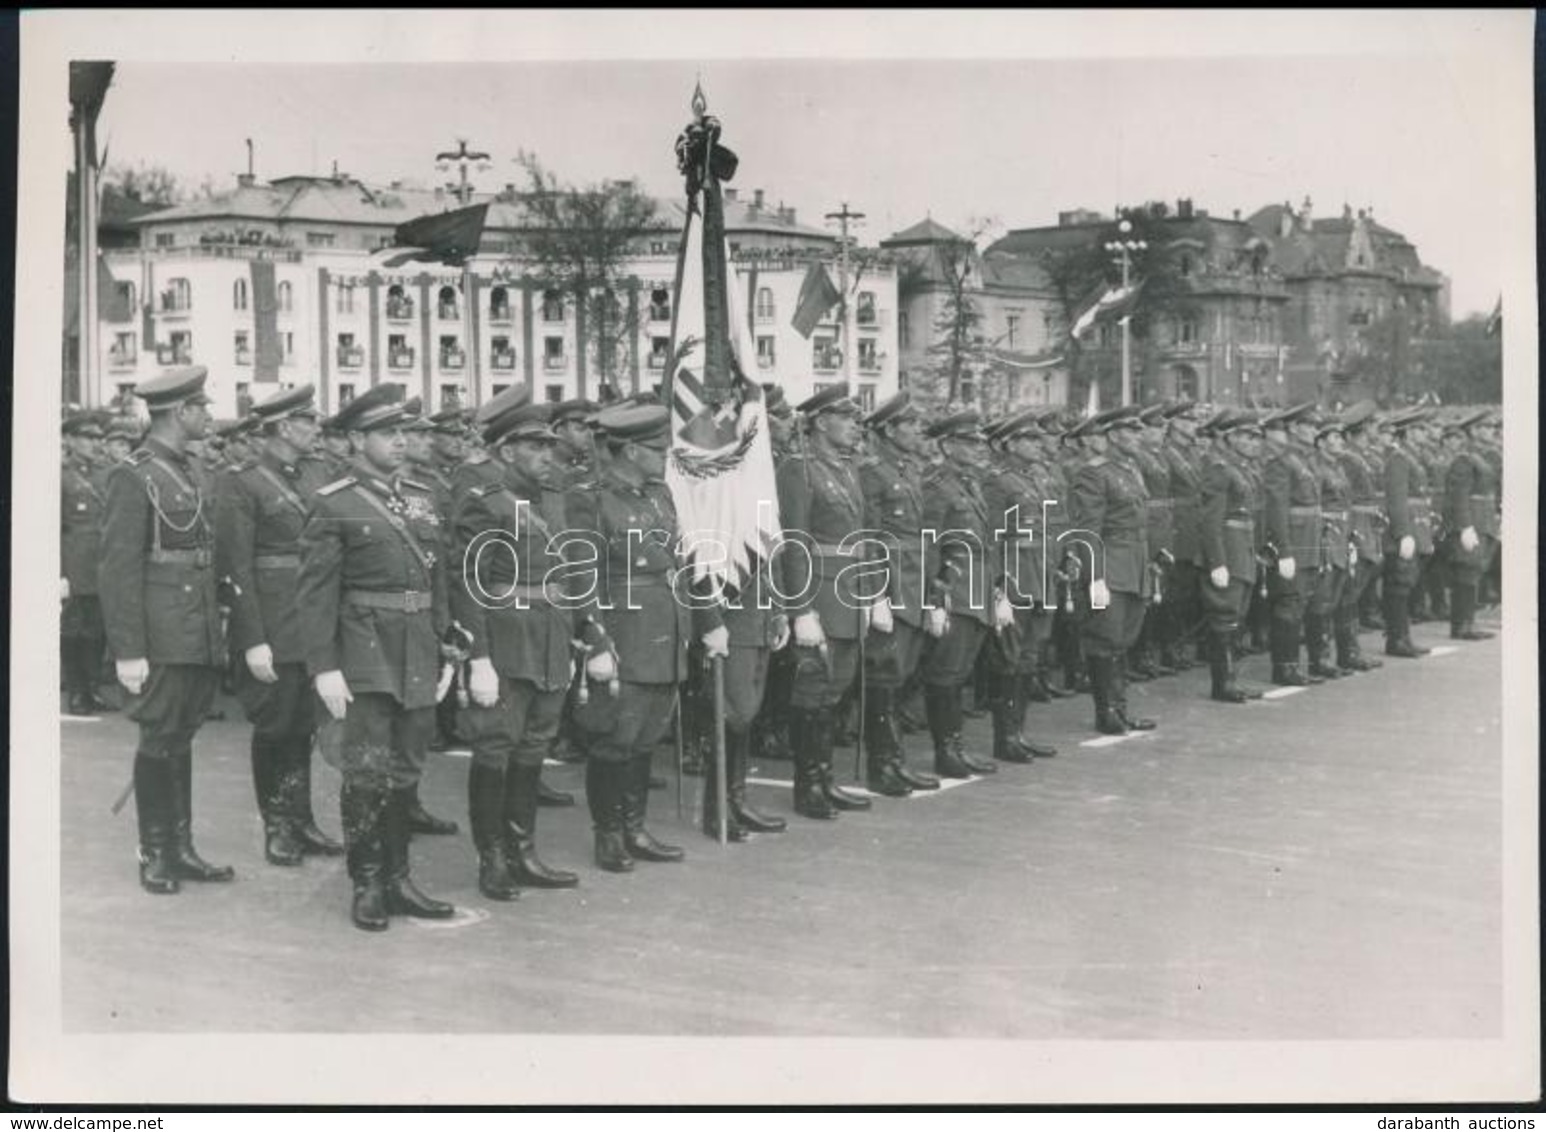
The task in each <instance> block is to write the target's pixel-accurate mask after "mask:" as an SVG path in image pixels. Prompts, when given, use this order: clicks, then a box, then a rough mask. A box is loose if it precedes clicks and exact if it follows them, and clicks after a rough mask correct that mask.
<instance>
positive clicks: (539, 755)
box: [459, 676, 566, 770]
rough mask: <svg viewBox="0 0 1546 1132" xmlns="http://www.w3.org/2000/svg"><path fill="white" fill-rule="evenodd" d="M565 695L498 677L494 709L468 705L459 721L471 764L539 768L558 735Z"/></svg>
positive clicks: (498, 768) (523, 681)
mask: <svg viewBox="0 0 1546 1132" xmlns="http://www.w3.org/2000/svg"><path fill="white" fill-rule="evenodd" d="M565 694H566V690H565V689H562V688H559V689H555V690H553V691H548V692H544V691H541V690H539V689H538V687H537V685H535V684H533V683H532V682H531V681H530V680H516V679H512V678H511V677H509V676H500V678H499V699H498V701H497V702H496V703H495V704H494V706H493V707H479V706H478V705H477V704H469V705H468V706H467V707H465V708H463V709H462V711H461V715H460V717H459V718H460V723H461V729H462V733H463V734H464V735H466V736H467V739H468V741H469V743H470V745H471V746H472V761H473V762H475V763H477V764H478V765H479V766H486V767H492V768H494V769H496V770H508V769H509V768H510V767H511V766H541V765H542V759H543V756H544V755H545V754H546V753H547V751H548V749H549V748H550V747H551V746H552V744H553V738H554V736H556V735H557V734H558V721H559V719H560V717H562V715H563V711H564V696H565Z"/></svg>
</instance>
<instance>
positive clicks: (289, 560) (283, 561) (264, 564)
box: [252, 554, 301, 570]
mask: <svg viewBox="0 0 1546 1132" xmlns="http://www.w3.org/2000/svg"><path fill="white" fill-rule="evenodd" d="M252 564H253V565H254V566H256V567H257V568H258V569H259V570H299V569H300V568H301V556H300V555H299V554H259V555H256V556H254V558H253V560H252Z"/></svg>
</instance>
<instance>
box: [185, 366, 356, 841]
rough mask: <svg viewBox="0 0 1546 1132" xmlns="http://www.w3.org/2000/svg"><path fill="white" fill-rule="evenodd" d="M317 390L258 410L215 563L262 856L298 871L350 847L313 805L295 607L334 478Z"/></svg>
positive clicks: (227, 491)
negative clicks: (253, 442)
mask: <svg viewBox="0 0 1546 1132" xmlns="http://www.w3.org/2000/svg"><path fill="white" fill-rule="evenodd" d="M314 393H315V390H314V388H313V387H312V386H311V385H303V386H301V387H300V388H298V389H292V390H287V391H285V392H282V393H278V394H276V395H275V396H273V397H270V398H269V399H268V400H266V401H264V402H263V403H262V404H261V405H258V406H257V407H256V408H255V409H253V412H252V415H253V418H254V420H255V421H256V422H257V425H256V427H257V429H258V430H259V431H260V433H261V436H262V438H263V447H262V449H261V451H260V452H259V453H258V454H257V456H256V457H255V458H254V459H253V460H252V461H251V462H249V463H248V464H246V465H245V466H243V467H241V468H239V469H237V470H234V471H232V472H230V473H229V474H228V475H227V476H226V477H225V478H224V480H223V481H222V483H221V485H220V488H219V491H218V492H217V497H218V510H217V520H216V539H215V545H216V550H217V553H216V563H217V569H218V572H219V575H220V577H221V578H222V579H224V580H225V581H226V583H227V591H228V593H229V595H230V597H229V600H230V608H231V617H230V643H231V647H232V650H233V651H234V652H235V653H236V654H237V655H238V656H239V658H240V660H239V661H238V665H237V682H236V694H237V697H238V699H240V701H241V703H242V707H243V708H244V709H245V710H246V713H247V718H248V719H249V720H250V721H251V722H252V784H253V788H254V790H255V791H256V793H257V799H258V813H259V814H261V815H262V818H263V834H264V838H263V855H264V857H265V858H266V859H267V860H268V862H269V863H270V864H273V865H281V866H287V867H288V866H295V865H299V864H301V863H302V861H303V860H304V859H305V858H306V856H307V855H308V854H318V855H322V856H329V857H331V856H338V855H339V854H341V853H342V852H343V851H344V849H343V846H342V845H340V844H339V843H338V842H337V841H335V840H333V839H332V838H331V837H329V836H327V835H326V834H325V833H323V832H322V831H321V830H320V829H319V828H317V822H316V818H315V816H314V814H313V811H312V805H311V746H312V734H313V732H314V731H315V730H316V723H317V721H316V698H315V696H314V695H313V694H312V688H311V682H310V680H309V679H308V678H307V675H306V651H305V642H304V639H303V636H302V632H301V625H300V620H299V611H298V610H297V608H296V601H295V589H296V578H297V577H298V575H299V573H300V568H301V554H300V537H301V530H302V529H303V528H304V527H305V525H306V519H307V517H308V516H309V515H310V513H311V502H310V498H311V494H312V492H314V491H316V490H317V489H318V488H319V487H322V486H323V485H324V484H325V483H326V482H327V469H326V468H325V467H324V466H323V464H322V462H321V461H320V460H317V459H315V458H313V457H312V452H313V451H314V450H315V448H316V445H317V436H318V427H317V409H316V405H315V403H314V402H313V399H312V398H313V396H314Z"/></svg>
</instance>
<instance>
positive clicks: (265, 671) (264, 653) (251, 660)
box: [245, 645, 279, 684]
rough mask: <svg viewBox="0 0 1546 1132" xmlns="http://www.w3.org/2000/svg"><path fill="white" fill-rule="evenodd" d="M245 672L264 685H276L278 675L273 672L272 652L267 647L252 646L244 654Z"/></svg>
mask: <svg viewBox="0 0 1546 1132" xmlns="http://www.w3.org/2000/svg"><path fill="white" fill-rule="evenodd" d="M245 655H246V658H247V671H248V672H251V673H252V674H253V675H254V676H256V677H257V678H258V679H259V680H261V681H263V683H265V684H277V683H278V682H279V674H278V673H277V672H275V671H274V650H273V649H271V648H269V647H268V646H267V645H253V646H252V647H251V648H250V649H248V650H247V652H246V654H245Z"/></svg>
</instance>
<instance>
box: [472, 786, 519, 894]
mask: <svg viewBox="0 0 1546 1132" xmlns="http://www.w3.org/2000/svg"><path fill="white" fill-rule="evenodd" d="M504 809H505V775H504V774H501V773H500V772H499V771H498V770H497V769H496V768H494V767H491V766H484V765H483V764H481V763H478V762H477V761H474V762H473V764H472V766H471V767H469V768H468V770H467V820H468V822H469V823H470V824H471V825H472V843H473V846H474V847H475V848H476V849H477V850H478V891H479V892H481V893H483V895H484V896H485V897H487V898H488V899H490V900H501V901H503V900H514V899H516V897H518V896H520V895H521V891H520V889H518V888H517V887H516V884H515V881H514V880H513V879H512V878H511V876H510V864H509V860H508V859H507V857H506V855H505V847H506V841H505V814H504Z"/></svg>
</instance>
